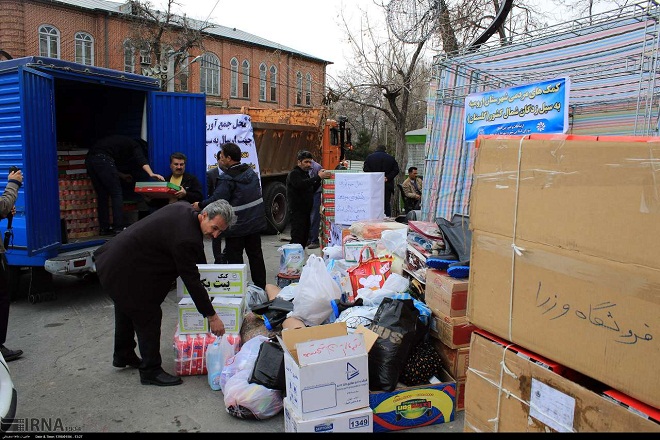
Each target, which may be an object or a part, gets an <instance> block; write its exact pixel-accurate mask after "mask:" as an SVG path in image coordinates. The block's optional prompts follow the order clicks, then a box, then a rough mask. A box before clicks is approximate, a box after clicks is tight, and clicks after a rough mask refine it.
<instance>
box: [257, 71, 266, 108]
mask: <svg viewBox="0 0 660 440" xmlns="http://www.w3.org/2000/svg"><path fill="white" fill-rule="evenodd" d="M265 100H266V64H264V63H261V64H259V101H265Z"/></svg>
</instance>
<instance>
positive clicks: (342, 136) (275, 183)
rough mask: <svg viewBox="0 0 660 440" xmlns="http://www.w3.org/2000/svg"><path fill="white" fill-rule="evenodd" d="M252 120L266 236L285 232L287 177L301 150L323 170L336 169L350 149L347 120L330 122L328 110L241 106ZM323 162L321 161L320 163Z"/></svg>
mask: <svg viewBox="0 0 660 440" xmlns="http://www.w3.org/2000/svg"><path fill="white" fill-rule="evenodd" d="M241 113H243V114H246V115H249V116H250V119H251V121H252V131H253V133H254V142H255V145H256V148H257V156H258V158H259V170H260V174H261V187H262V190H263V197H264V202H265V205H266V219H267V222H268V230H267V233H270V234H277V233H279V232H282V231H283V230H284V229H285V228H286V226H287V224H288V222H289V214H288V209H287V200H286V176H287V174H288V173H289V171H291V169H292V168H293V167H294V166H295V165H296V155H297V153H298V151H299V150H308V151H310V152H311V153H312V154H313V155H314V158H315V159H316V160H317V161H318V162H319V163H321V165H322V166H323V168H326V169H330V170H333V169H335V167H336V166H337V164H338V163H339V161H340V160H344V158H345V151H346V149H350V148H351V145H350V142H351V133H350V128H348V127H346V122H347V119H346V118H345V117H343V116H339V117H338V118H337V120H334V119H328V117H327V115H328V110H327V109H326V108H310V109H268V108H256V107H242V108H241ZM319 159H320V160H319Z"/></svg>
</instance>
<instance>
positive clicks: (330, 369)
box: [278, 322, 378, 420]
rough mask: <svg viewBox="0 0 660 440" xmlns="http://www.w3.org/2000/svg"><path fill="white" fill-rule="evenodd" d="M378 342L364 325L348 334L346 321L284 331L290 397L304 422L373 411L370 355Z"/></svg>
mask: <svg viewBox="0 0 660 440" xmlns="http://www.w3.org/2000/svg"><path fill="white" fill-rule="evenodd" d="M377 338H378V335H376V334H375V333H374V332H372V331H370V330H367V329H365V328H364V327H363V326H359V327H358V328H357V329H356V330H355V332H354V333H352V334H348V332H347V328H346V323H345V322H338V323H333V324H326V325H317V326H313V327H304V328H297V329H293V330H285V331H283V332H282V336H281V337H278V339H279V341H280V344H281V345H282V348H283V349H284V374H285V378H286V396H287V397H288V399H289V402H290V403H291V408H292V410H293V411H295V413H296V414H297V416H298V418H299V419H300V420H312V419H317V418H319V417H324V416H328V415H334V414H339V413H342V412H346V411H352V410H355V409H360V408H365V407H367V406H369V365H368V352H369V349H370V348H371V346H372V345H373V343H374V342H375V340H376V339H377Z"/></svg>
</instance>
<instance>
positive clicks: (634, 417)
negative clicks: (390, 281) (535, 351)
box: [464, 333, 660, 432]
mask: <svg viewBox="0 0 660 440" xmlns="http://www.w3.org/2000/svg"><path fill="white" fill-rule="evenodd" d="M505 351H506V353H505ZM504 367H506V368H504ZM464 403H465V425H464V430H465V431H474V432H660V425H659V424H657V423H655V422H653V421H651V420H648V419H646V418H643V417H641V416H640V415H638V414H635V413H633V412H631V411H629V410H627V409H626V408H624V407H622V406H620V405H618V404H617V403H614V402H612V401H611V400H609V399H607V398H605V397H603V396H601V395H599V394H596V393H594V392H593V391H590V390H588V389H587V388H584V387H583V386H581V385H579V384H577V383H575V382H572V381H571V380H569V379H567V378H565V377H563V376H560V375H558V374H556V373H554V372H552V371H550V370H548V369H546V368H544V367H543V366H541V365H539V364H536V363H534V362H532V361H530V360H529V359H528V358H526V357H521V356H518V355H517V354H516V353H515V352H513V351H510V350H506V348H505V346H504V345H501V344H498V343H497V342H494V341H491V340H489V339H486V338H485V337H483V336H481V335H479V334H478V333H473V335H472V343H471V345H470V369H469V371H468V376H467V382H466V385H465V402H464Z"/></svg>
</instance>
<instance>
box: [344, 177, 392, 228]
mask: <svg viewBox="0 0 660 440" xmlns="http://www.w3.org/2000/svg"><path fill="white" fill-rule="evenodd" d="M384 200H385V173H382V172H378V173H335V222H336V223H339V224H342V225H350V224H353V222H357V221H360V220H382V219H383V218H385V212H384V209H383V205H384Z"/></svg>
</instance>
